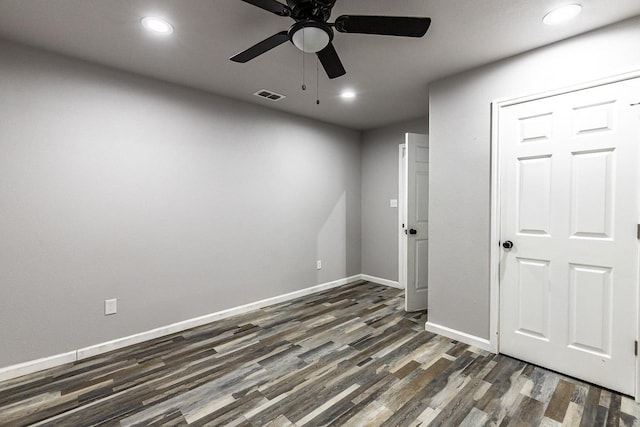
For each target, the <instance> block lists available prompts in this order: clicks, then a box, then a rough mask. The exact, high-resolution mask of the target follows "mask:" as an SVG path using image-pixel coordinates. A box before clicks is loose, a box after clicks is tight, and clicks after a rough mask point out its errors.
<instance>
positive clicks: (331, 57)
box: [316, 43, 347, 79]
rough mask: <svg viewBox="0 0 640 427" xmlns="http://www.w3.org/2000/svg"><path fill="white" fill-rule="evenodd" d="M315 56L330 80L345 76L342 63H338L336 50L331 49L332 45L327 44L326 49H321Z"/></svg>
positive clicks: (338, 58)
mask: <svg viewBox="0 0 640 427" xmlns="http://www.w3.org/2000/svg"><path fill="white" fill-rule="evenodd" d="M316 55H318V59H319V60H320V63H321V64H322V67H323V68H324V70H325V71H326V72H327V76H328V77H329V78H330V79H335V78H336V77H340V76H344V75H345V74H347V72H346V71H345V70H344V66H343V65H342V62H341V61H340V57H339V56H338V52H336V49H335V48H334V47H333V43H329V44H328V45H327V47H325V48H324V49H322V50H321V51H320V52H318V53H317V54H316Z"/></svg>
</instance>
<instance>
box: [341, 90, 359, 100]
mask: <svg viewBox="0 0 640 427" xmlns="http://www.w3.org/2000/svg"><path fill="white" fill-rule="evenodd" d="M340 97H341V98H342V99H353V98H355V97H356V93H355V92H354V91H352V90H345V91H343V92H342V93H341V94H340Z"/></svg>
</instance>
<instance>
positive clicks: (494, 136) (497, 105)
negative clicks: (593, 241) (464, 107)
mask: <svg viewBox="0 0 640 427" xmlns="http://www.w3.org/2000/svg"><path fill="white" fill-rule="evenodd" d="M638 77H640V70H634V71H631V72H628V73H624V74H619V75H615V76H611V77H607V78H604V79H600V80H596V81H591V82H585V83H581V84H577V85H573V86H569V87H563V88H559V89H555V90H551V91H548V92H543V93H538V94H533V95H527V96H522V97H518V98H509V99H504V100H496V101H494V102H492V103H491V221H490V227H491V238H490V254H489V260H490V266H489V284H490V288H489V312H490V317H489V322H490V324H489V343H490V348H491V350H492V351H493V352H495V353H499V352H500V337H499V331H500V225H501V218H500V178H501V175H500V168H499V158H500V157H499V149H500V147H499V144H498V139H499V138H498V137H499V135H498V130H499V123H500V122H499V120H500V110H501V109H502V108H504V107H508V106H510V105H514V104H520V103H523V102H528V101H534V100H537V99H542V98H548V97H551V96H556V95H562V94H565V93H569V92H575V91H579V90H583V89H588V88H592V87H597V86H602V85H606V84H611V83H617V82H621V81H624V80H629V79H634V78H638ZM638 101H640V94H639V95H638ZM636 108H638V109H639V110H640V105H638V106H637V107H636ZM638 114H639V116H640V111H639V113H638ZM639 138H640V135H639ZM636 203H640V195H638V200H636ZM638 221H639V224H640V218H639V219H638ZM638 253H639V256H640V244H639V250H638ZM636 287H637V288H640V283H636ZM637 295H640V292H637ZM636 313H638V314H640V297H639V298H638V301H636ZM635 321H636V325H637V328H636V331H640V315H637V318H636V319H635ZM636 340H638V341H640V333H638V336H636ZM635 399H636V402H640V357H636V393H635Z"/></svg>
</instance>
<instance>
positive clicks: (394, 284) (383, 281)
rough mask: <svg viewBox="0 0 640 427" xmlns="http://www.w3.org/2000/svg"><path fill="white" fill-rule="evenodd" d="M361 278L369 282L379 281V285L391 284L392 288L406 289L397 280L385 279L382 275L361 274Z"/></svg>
mask: <svg viewBox="0 0 640 427" xmlns="http://www.w3.org/2000/svg"><path fill="white" fill-rule="evenodd" d="M360 278H361V279H362V280H366V281H367V282H373V283H377V284H379V285H385V286H390V287H392V288H398V289H404V288H403V287H402V286H400V284H399V283H398V282H396V281H393V280H389V279H383V278H381V277H375V276H369V275H368V274H361V275H360Z"/></svg>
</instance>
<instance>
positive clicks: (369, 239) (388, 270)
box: [362, 117, 429, 281]
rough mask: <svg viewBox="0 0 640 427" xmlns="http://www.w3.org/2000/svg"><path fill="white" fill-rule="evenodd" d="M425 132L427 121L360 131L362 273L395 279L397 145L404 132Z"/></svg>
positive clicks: (420, 119) (418, 120)
mask: <svg viewBox="0 0 640 427" xmlns="http://www.w3.org/2000/svg"><path fill="white" fill-rule="evenodd" d="M428 131H429V118H428V117H422V118H418V119H415V120H411V121H408V122H404V123H398V124H394V125H391V126H386V127H383V128H380V129H374V130H370V131H367V132H364V134H363V138H362V273H363V274H368V275H370V276H374V277H379V278H382V279H388V280H393V281H397V280H398V209H396V208H390V207H389V200H391V199H397V198H398V145H400V144H402V143H404V135H405V133H407V132H411V133H423V134H426V133H428Z"/></svg>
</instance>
